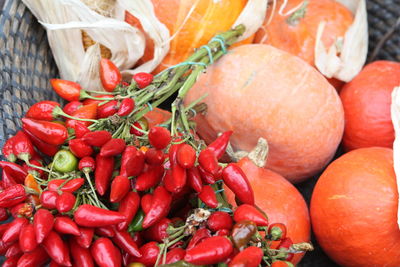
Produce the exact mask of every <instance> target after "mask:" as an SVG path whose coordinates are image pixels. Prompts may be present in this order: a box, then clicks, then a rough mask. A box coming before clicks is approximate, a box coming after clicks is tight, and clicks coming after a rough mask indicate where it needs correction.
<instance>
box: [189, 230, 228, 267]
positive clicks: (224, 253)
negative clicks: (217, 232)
mask: <svg viewBox="0 0 400 267" xmlns="http://www.w3.org/2000/svg"><path fill="white" fill-rule="evenodd" d="M210 248H213V249H210ZM232 252H233V245H232V243H231V241H230V240H229V239H228V238H226V237H222V236H213V237H209V238H207V239H205V240H203V242H201V243H200V244H198V245H197V246H195V247H194V248H192V249H188V250H187V251H186V255H185V258H184V259H185V261H187V262H189V263H191V264H195V265H209V264H217V263H219V262H223V261H224V260H226V259H227V258H228V257H229V256H230V255H231V253H232Z"/></svg>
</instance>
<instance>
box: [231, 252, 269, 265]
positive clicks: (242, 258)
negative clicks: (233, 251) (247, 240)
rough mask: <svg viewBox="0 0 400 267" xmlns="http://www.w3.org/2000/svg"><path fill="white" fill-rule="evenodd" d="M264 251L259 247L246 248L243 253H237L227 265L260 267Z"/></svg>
mask: <svg viewBox="0 0 400 267" xmlns="http://www.w3.org/2000/svg"><path fill="white" fill-rule="evenodd" d="M263 256H264V251H263V250H262V249H261V248H259V247H248V248H246V249H244V250H243V251H241V252H239V254H237V255H236V256H235V257H234V258H233V259H232V261H231V262H230V263H229V265H228V266H229V267H242V266H246V267H257V266H258V265H260V263H261V260H262V257H263Z"/></svg>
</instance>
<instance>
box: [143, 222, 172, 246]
mask: <svg viewBox="0 0 400 267" xmlns="http://www.w3.org/2000/svg"><path fill="white" fill-rule="evenodd" d="M170 224H171V220H170V219H168V218H162V219H161V220H159V221H158V222H156V223H155V224H154V225H152V226H151V227H150V228H148V229H146V230H145V231H144V233H143V234H144V238H145V239H146V240H148V241H156V242H158V243H162V242H164V239H165V238H167V237H168V233H167V228H168V226H169V225H170Z"/></svg>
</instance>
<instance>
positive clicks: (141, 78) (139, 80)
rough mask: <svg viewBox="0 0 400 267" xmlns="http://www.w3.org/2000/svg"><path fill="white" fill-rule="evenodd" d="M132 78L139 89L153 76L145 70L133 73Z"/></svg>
mask: <svg viewBox="0 0 400 267" xmlns="http://www.w3.org/2000/svg"><path fill="white" fill-rule="evenodd" d="M132 78H133V80H134V81H135V82H136V84H137V85H138V87H139V88H140V89H143V88H145V87H147V86H149V85H150V84H151V82H152V81H153V78H154V76H153V75H152V74H150V73H147V72H138V73H136V74H134V75H133V77H132Z"/></svg>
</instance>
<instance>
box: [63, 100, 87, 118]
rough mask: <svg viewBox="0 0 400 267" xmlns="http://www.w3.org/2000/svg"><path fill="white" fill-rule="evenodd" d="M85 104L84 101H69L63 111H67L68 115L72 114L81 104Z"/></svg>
mask: <svg viewBox="0 0 400 267" xmlns="http://www.w3.org/2000/svg"><path fill="white" fill-rule="evenodd" d="M82 105H83V103H82V102H79V101H71V102H69V103H67V104H66V105H65V106H64V108H63V111H64V112H65V113H67V114H68V115H72V114H74V112H75V111H77V110H78V109H79V108H80V107H81V106H82Z"/></svg>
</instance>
